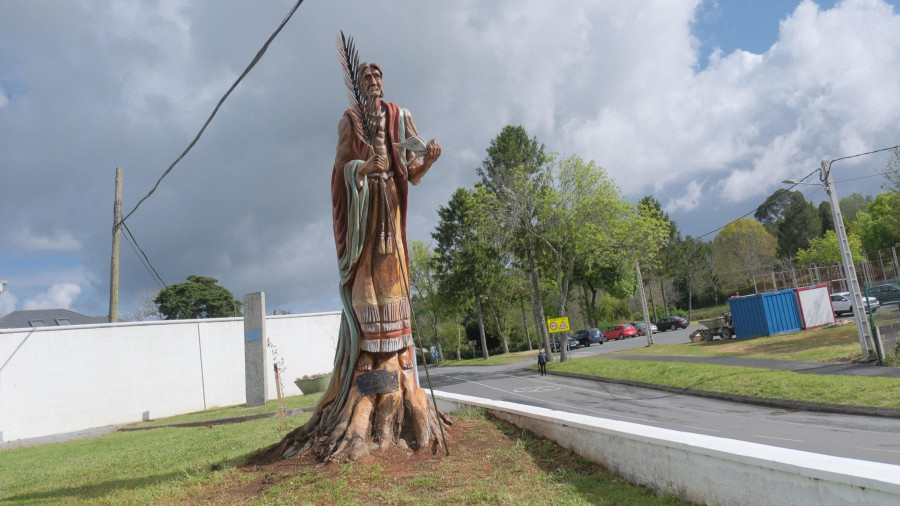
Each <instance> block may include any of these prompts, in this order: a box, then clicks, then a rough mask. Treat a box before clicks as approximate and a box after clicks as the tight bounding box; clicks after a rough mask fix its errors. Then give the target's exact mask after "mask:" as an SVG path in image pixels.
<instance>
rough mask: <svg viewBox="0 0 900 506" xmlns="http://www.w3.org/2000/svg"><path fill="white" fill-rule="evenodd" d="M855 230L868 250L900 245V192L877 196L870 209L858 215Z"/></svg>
mask: <svg viewBox="0 0 900 506" xmlns="http://www.w3.org/2000/svg"><path fill="white" fill-rule="evenodd" d="M853 231H854V233H856V234H857V235H858V236H859V238H860V239H861V240H862V245H863V247H864V248H865V250H866V251H875V250H879V249H883V248H890V247H892V246H897V245H900V193H898V192H895V191H887V192H884V193H881V194H879V195H878V196H877V197H875V200H874V201H873V202H872V203H871V204H870V205H869V208H868V211H865V212H861V213H859V215H858V216H857V218H856V222H855V223H854V224H853Z"/></svg>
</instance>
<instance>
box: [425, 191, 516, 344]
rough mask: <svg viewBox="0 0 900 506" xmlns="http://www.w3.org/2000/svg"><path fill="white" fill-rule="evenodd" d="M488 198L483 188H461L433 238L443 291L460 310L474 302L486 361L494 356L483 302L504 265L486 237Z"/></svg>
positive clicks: (443, 212) (443, 213) (442, 212)
mask: <svg viewBox="0 0 900 506" xmlns="http://www.w3.org/2000/svg"><path fill="white" fill-rule="evenodd" d="M485 198H486V197H485V192H484V190H483V189H478V188H476V189H475V190H472V191H471V192H470V191H467V190H466V189H465V188H459V189H457V190H456V192H455V193H454V194H453V197H452V198H451V199H450V202H449V203H448V204H447V206H441V207H440V209H438V216H439V218H440V221H439V222H438V226H437V229H436V230H435V231H434V233H432V234H431V236H432V237H433V238H434V239H435V240H436V241H437V258H436V259H435V260H436V267H437V273H438V287H439V290H440V292H441V293H442V294H445V295H446V296H447V298H448V299H449V300H451V301H453V303H454V304H455V305H456V306H457V307H461V306H464V305H468V304H469V303H470V301H471V302H474V305H475V310H476V312H477V314H478V328H479V333H480V337H481V348H482V355H483V356H484V358H485V360H486V359H488V358H489V357H490V355H489V354H488V348H487V337H486V336H485V333H484V310H483V306H482V303H483V301H484V294H486V293H487V292H488V290H489V289H490V286H491V284H492V281H493V280H494V279H495V277H497V276H499V275H500V273H501V272H502V266H501V265H499V264H498V263H497V261H496V259H497V258H498V256H499V255H498V252H497V250H496V248H494V247H493V246H492V244H491V242H490V241H489V238H488V237H487V234H486V230H487V229H486V225H485V218H486V216H485V215H484V213H483V209H481V207H480V205H479V202H481V201H482V200H484V199H485Z"/></svg>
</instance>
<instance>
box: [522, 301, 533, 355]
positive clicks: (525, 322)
mask: <svg viewBox="0 0 900 506" xmlns="http://www.w3.org/2000/svg"><path fill="white" fill-rule="evenodd" d="M522 325H523V326H524V327H525V339H526V340H527V341H528V351H531V350H533V349H534V348H532V347H531V332H530V331H529V330H528V316H527V314H526V312H525V299H522Z"/></svg>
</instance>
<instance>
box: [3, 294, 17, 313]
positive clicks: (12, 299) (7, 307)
mask: <svg viewBox="0 0 900 506" xmlns="http://www.w3.org/2000/svg"><path fill="white" fill-rule="evenodd" d="M18 302H19V298H18V297H16V295H15V294H14V293H12V292H10V291H9V290H8V289H6V288H4V289H3V293H0V316H5V315H7V314H9V313H12V312H13V311H15V310H16V303H18Z"/></svg>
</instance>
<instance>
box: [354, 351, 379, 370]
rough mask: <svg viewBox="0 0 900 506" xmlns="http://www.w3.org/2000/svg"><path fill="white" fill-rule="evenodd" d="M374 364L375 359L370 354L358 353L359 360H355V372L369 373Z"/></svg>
mask: <svg viewBox="0 0 900 506" xmlns="http://www.w3.org/2000/svg"><path fill="white" fill-rule="evenodd" d="M374 362H375V357H373V356H372V354H371V353H369V352H368V351H360V352H359V358H357V359H356V370H357V371H360V372H366V371H371V370H372V364H373V363H374Z"/></svg>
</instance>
